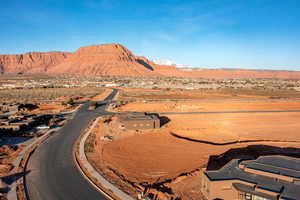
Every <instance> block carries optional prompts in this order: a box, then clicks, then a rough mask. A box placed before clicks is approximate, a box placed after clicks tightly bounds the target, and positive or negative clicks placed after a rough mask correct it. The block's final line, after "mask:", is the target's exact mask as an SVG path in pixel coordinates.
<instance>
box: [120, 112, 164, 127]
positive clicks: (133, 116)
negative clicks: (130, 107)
mask: <svg viewBox="0 0 300 200" xmlns="http://www.w3.org/2000/svg"><path fill="white" fill-rule="evenodd" d="M118 121H119V123H120V126H121V128H125V129H129V130H147V129H157V128H160V119H159V115H158V114H155V113H137V112H136V113H124V114H120V115H119V116H118Z"/></svg>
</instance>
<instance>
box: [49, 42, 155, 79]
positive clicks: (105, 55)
mask: <svg viewBox="0 0 300 200" xmlns="http://www.w3.org/2000/svg"><path fill="white" fill-rule="evenodd" d="M47 72H48V73H50V74H77V75H111V76H138V77H139V76H143V77H144V76H155V75H158V74H156V73H155V72H154V71H153V69H152V67H151V66H150V65H148V64H147V63H145V62H143V61H142V60H140V59H139V57H136V56H134V55H133V53H132V52H131V51H129V50H128V49H126V48H125V47H124V46H122V45H119V44H105V45H94V46H86V47H81V48H79V49H78V50H77V51H76V52H75V53H74V54H72V55H71V56H70V57H68V58H67V59H65V60H64V62H62V63H60V64H58V65H56V66H54V67H52V68H49V70H48V71H47Z"/></svg>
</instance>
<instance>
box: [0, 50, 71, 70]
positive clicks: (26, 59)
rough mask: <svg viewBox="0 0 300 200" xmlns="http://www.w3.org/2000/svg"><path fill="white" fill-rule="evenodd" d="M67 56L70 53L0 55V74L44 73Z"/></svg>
mask: <svg viewBox="0 0 300 200" xmlns="http://www.w3.org/2000/svg"><path fill="white" fill-rule="evenodd" d="M69 55H71V53H66V52H47V53H40V52H31V53H25V54H15V55H0V73H46V72H47V70H48V69H49V68H51V67H53V66H55V65H57V64H59V63H61V62H63V61H64V60H65V58H67V57H68V56H69Z"/></svg>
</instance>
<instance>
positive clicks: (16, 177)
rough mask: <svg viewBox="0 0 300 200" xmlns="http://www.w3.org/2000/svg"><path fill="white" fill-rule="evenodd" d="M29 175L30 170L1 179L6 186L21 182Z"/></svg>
mask: <svg viewBox="0 0 300 200" xmlns="http://www.w3.org/2000/svg"><path fill="white" fill-rule="evenodd" d="M29 173H30V170H27V171H25V172H18V173H14V174H10V175H8V176H3V177H1V179H2V181H3V182H4V183H5V184H7V185H11V184H12V183H14V182H16V181H17V180H19V179H20V178H22V177H23V176H26V175H27V174H29Z"/></svg>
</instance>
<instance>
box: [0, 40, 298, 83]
mask: <svg viewBox="0 0 300 200" xmlns="http://www.w3.org/2000/svg"><path fill="white" fill-rule="evenodd" d="M0 73H2V74H10V73H31V74H33V73H45V74H76V75H105V76H132V77H153V76H156V77H188V78H198V77H201V78H278V79H300V72H296V71H272V70H244V69H236V70H232V69H179V68H176V67H175V66H167V65H157V64H155V63H154V62H152V61H150V60H148V59H147V58H145V57H143V56H135V55H134V54H133V53H132V52H131V51H130V50H128V49H127V48H126V47H124V46H122V45H120V44H104V45H92V46H85V47H80V48H79V49H78V50H77V51H76V52H74V53H67V52H47V53H40V52H36V53H25V54H18V55H0Z"/></svg>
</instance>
